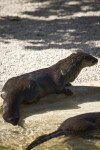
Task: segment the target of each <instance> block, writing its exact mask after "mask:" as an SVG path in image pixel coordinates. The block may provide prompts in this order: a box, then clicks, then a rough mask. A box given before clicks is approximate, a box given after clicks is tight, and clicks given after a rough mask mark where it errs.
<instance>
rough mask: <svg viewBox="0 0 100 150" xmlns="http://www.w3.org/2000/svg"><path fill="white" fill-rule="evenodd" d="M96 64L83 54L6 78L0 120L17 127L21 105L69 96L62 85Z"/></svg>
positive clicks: (73, 55)
mask: <svg viewBox="0 0 100 150" xmlns="http://www.w3.org/2000/svg"><path fill="white" fill-rule="evenodd" d="M97 62H98V60H97V59H96V58H95V57H93V56H91V55H89V54H87V53H83V52H77V53H73V54H71V55H70V56H69V57H67V58H65V59H63V60H60V61H59V62H58V63H56V64H54V65H53V66H51V67H48V68H44V69H40V70H36V71H33V72H30V73H26V74H23V75H20V76H16V77H13V78H10V79H9V80H8V81H7V82H6V83H5V85H4V87H3V89H2V94H1V97H2V98H3V99H4V101H3V107H2V110H3V118H4V120H5V121H7V122H8V123H11V124H13V125H17V124H18V121H19V106H20V104H21V103H32V102H37V101H38V100H39V99H40V98H41V97H43V96H45V95H47V94H51V93H64V94H67V95H71V94H72V92H71V91H70V90H69V89H67V90H65V87H66V85H69V84H70V82H73V81H74V80H75V79H76V77H77V76H78V74H79V73H80V71H81V70H82V69H83V68H84V67H88V66H93V65H95V64H96V63H97Z"/></svg>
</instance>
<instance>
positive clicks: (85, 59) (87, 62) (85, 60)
mask: <svg viewBox="0 0 100 150" xmlns="http://www.w3.org/2000/svg"><path fill="white" fill-rule="evenodd" d="M77 54H78V55H79V56H80V57H81V58H82V66H83V67H89V66H93V65H95V64H96V63H97V62H98V59H97V58H95V57H93V56H92V55H90V54H88V53H83V52H78V53H77Z"/></svg>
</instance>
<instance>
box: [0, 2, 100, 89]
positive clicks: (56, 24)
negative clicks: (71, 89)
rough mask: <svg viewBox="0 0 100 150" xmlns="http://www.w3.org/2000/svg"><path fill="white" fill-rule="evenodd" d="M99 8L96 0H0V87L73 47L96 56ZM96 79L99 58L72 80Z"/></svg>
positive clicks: (99, 77)
mask: <svg viewBox="0 0 100 150" xmlns="http://www.w3.org/2000/svg"><path fill="white" fill-rule="evenodd" d="M99 8H100V1H99V0H95V1H94V0H81V1H80V0H75V1H69V0H5V1H4V0H0V65H1V69H0V87H2V86H3V85H4V83H5V82H6V81H7V79H8V78H10V77H13V76H16V75H19V74H23V73H26V72H30V71H33V70H36V69H39V68H43V67H47V66H50V65H52V64H54V63H56V62H57V61H59V60H60V59H63V58H65V57H67V56H68V55H70V54H71V53H72V52H74V51H77V50H82V51H84V52H89V53H91V54H92V55H94V56H96V57H97V58H98V59H99V60H100V49H99V48H100V9H99ZM11 16H18V17H20V20H18V21H12V20H11ZM98 80H100V61H99V63H98V65H95V66H93V67H90V68H85V69H84V70H82V72H81V73H80V75H79V76H78V78H77V79H76V80H75V83H82V82H88V81H98Z"/></svg>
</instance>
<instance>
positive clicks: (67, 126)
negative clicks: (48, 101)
mask: <svg viewBox="0 0 100 150" xmlns="http://www.w3.org/2000/svg"><path fill="white" fill-rule="evenodd" d="M95 129H100V113H95V112H94V113H86V114H81V115H78V116H75V117H71V118H69V119H67V120H65V121H64V122H63V123H62V124H61V126H60V127H59V128H58V129H57V130H56V131H54V132H52V133H50V134H45V135H42V136H40V137H38V138H37V139H36V140H35V141H33V142H32V143H31V144H30V145H29V146H28V147H27V148H26V150H30V149H32V148H34V147H36V146H38V145H39V144H41V143H44V142H46V141H48V140H50V139H52V138H55V137H58V136H61V135H66V136H68V135H74V134H75V135H79V134H80V133H84V132H87V131H91V130H95Z"/></svg>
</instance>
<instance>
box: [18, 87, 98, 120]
mask: <svg viewBox="0 0 100 150" xmlns="http://www.w3.org/2000/svg"><path fill="white" fill-rule="evenodd" d="M70 89H72V91H73V93H74V94H73V95H72V96H66V95H63V94H59V95H57V94H55V95H50V96H46V97H44V98H42V99H40V102H38V103H34V104H30V105H23V106H22V107H21V111H20V114H21V115H20V116H21V119H20V121H21V122H23V121H22V120H23V119H25V118H26V117H28V116H31V115H35V114H41V113H46V112H49V111H54V110H67V109H79V108H80V107H79V106H78V105H80V104H82V103H88V102H97V101H100V87H92V86H73V87H70ZM95 111H96V110H94V112H95Z"/></svg>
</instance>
